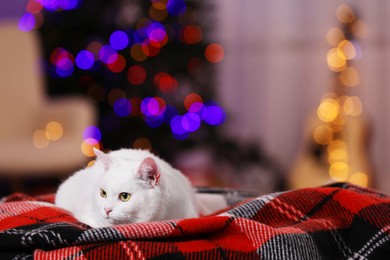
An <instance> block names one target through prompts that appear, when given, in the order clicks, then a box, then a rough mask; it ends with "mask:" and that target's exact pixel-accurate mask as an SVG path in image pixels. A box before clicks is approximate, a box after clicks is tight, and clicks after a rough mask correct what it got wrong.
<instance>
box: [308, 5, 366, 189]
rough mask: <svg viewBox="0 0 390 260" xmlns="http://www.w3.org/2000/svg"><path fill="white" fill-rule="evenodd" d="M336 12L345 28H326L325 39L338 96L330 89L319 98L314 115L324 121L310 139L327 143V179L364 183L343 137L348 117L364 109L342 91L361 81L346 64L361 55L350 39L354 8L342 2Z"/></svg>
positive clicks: (360, 103)
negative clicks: (354, 169) (328, 48)
mask: <svg viewBox="0 0 390 260" xmlns="http://www.w3.org/2000/svg"><path fill="white" fill-rule="evenodd" d="M336 15H337V19H338V20H339V21H340V22H341V23H342V24H343V25H344V26H345V31H342V30H341V29H339V28H331V29H330V30H329V31H328V33H327V36H326V39H327V42H328V44H329V45H330V46H331V49H330V50H329V51H328V53H327V56H326V60H327V64H328V67H329V69H330V70H331V71H333V72H335V73H336V74H337V77H336V78H335V79H333V81H332V83H333V84H334V85H335V86H336V90H337V93H340V95H339V94H337V93H336V92H332V93H327V94H326V95H325V96H324V97H323V98H322V100H321V102H320V104H319V106H318V108H317V116H318V118H319V119H320V120H321V121H322V122H323V124H322V125H319V126H318V127H317V128H316V129H315V130H314V132H313V140H314V141H315V142H316V143H318V144H319V145H323V146H326V151H327V159H328V160H327V161H328V163H329V168H328V172H329V178H330V179H332V180H333V181H337V182H340V181H350V182H351V183H354V184H357V185H361V186H367V185H368V181H369V180H368V175H367V173H365V172H363V171H358V172H352V171H353V170H352V168H353V167H352V165H350V160H349V154H348V151H349V147H348V145H347V143H346V142H345V141H343V140H342V138H343V137H342V132H343V130H344V126H345V123H346V122H347V119H348V118H347V117H354V116H358V115H361V114H362V109H363V108H362V102H361V100H360V98H359V97H357V96H349V95H345V94H344V93H345V92H346V91H347V88H350V87H356V86H357V85H358V84H359V82H360V79H359V73H358V71H357V70H356V69H355V68H354V67H353V66H351V65H350V64H349V62H350V61H351V60H354V59H357V58H359V57H360V56H361V54H360V52H361V50H360V48H359V45H358V43H357V42H356V41H355V40H353V39H352V37H353V36H354V35H353V32H354V30H353V27H354V26H355V25H354V23H355V22H357V21H358V20H357V18H356V16H355V13H354V12H353V10H352V9H351V8H350V7H349V6H348V5H345V4H342V5H340V7H339V8H338V9H337V12H336ZM360 23H361V21H359V24H360ZM360 26H361V25H360Z"/></svg>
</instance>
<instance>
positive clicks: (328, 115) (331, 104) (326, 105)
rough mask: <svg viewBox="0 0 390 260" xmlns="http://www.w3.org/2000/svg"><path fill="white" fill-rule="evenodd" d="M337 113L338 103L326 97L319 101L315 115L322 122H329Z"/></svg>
mask: <svg viewBox="0 0 390 260" xmlns="http://www.w3.org/2000/svg"><path fill="white" fill-rule="evenodd" d="M338 115H339V103H338V102H337V101H336V100H334V99H332V98H326V99H324V100H322V101H321V104H320V106H319V107H318V109H317V116H318V118H319V119H321V120H322V121H324V122H331V121H333V120H335V119H336V118H337V116H338Z"/></svg>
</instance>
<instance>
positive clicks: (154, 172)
mask: <svg viewBox="0 0 390 260" xmlns="http://www.w3.org/2000/svg"><path fill="white" fill-rule="evenodd" d="M138 176H139V177H140V178H141V179H142V180H144V181H146V182H147V183H148V184H149V185H150V186H151V187H152V188H154V186H156V185H157V184H158V181H159V179H160V172H159V170H158V167H157V164H156V162H155V161H154V160H153V158H151V157H148V158H146V159H144V160H143V161H142V163H141V165H140V166H139V169H138Z"/></svg>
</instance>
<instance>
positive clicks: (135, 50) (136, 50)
mask: <svg viewBox="0 0 390 260" xmlns="http://www.w3.org/2000/svg"><path fill="white" fill-rule="evenodd" d="M130 55H131V57H132V58H133V59H134V60H135V61H139V62H141V61H144V60H146V58H147V57H148V55H146V54H145V53H144V51H143V49H142V44H139V43H136V44H133V46H131V48H130Z"/></svg>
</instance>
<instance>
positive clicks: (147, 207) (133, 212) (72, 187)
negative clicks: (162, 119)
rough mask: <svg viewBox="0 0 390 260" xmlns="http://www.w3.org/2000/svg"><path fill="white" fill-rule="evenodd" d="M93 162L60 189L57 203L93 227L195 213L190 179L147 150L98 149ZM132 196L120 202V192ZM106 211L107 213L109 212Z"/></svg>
mask: <svg viewBox="0 0 390 260" xmlns="http://www.w3.org/2000/svg"><path fill="white" fill-rule="evenodd" d="M95 154H96V155H97V158H96V162H95V164H94V165H93V166H91V167H88V168H85V169H82V170H80V171H77V172H76V173H74V174H73V175H72V176H70V177H69V178H68V179H67V180H65V181H64V182H63V183H62V184H61V185H60V186H59V188H58V190H57V193H56V198H55V204H56V205H57V206H58V207H61V208H64V209H66V210H68V211H70V212H72V214H73V215H74V217H75V218H77V219H78V220H79V221H81V222H83V223H85V224H88V225H89V226H91V227H104V226H111V225H115V224H125V223H134V222H149V221H159V220H167V219H178V218H191V217H197V216H198V211H197V206H196V202H195V193H194V190H193V187H192V186H191V184H190V182H189V180H188V179H187V178H186V177H185V176H184V175H183V174H182V173H181V172H180V171H178V170H176V169H174V168H172V167H171V165H169V164H168V163H167V162H165V161H164V160H162V159H160V158H159V157H157V156H155V155H153V154H152V153H150V152H149V151H145V150H134V149H121V150H117V151H112V152H110V153H107V154H105V153H103V152H101V151H99V150H95ZM123 192H125V193H128V194H130V195H131V197H130V199H129V200H128V201H122V200H121V199H120V198H121V197H120V196H121V193H123ZM107 212H108V213H107Z"/></svg>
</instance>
